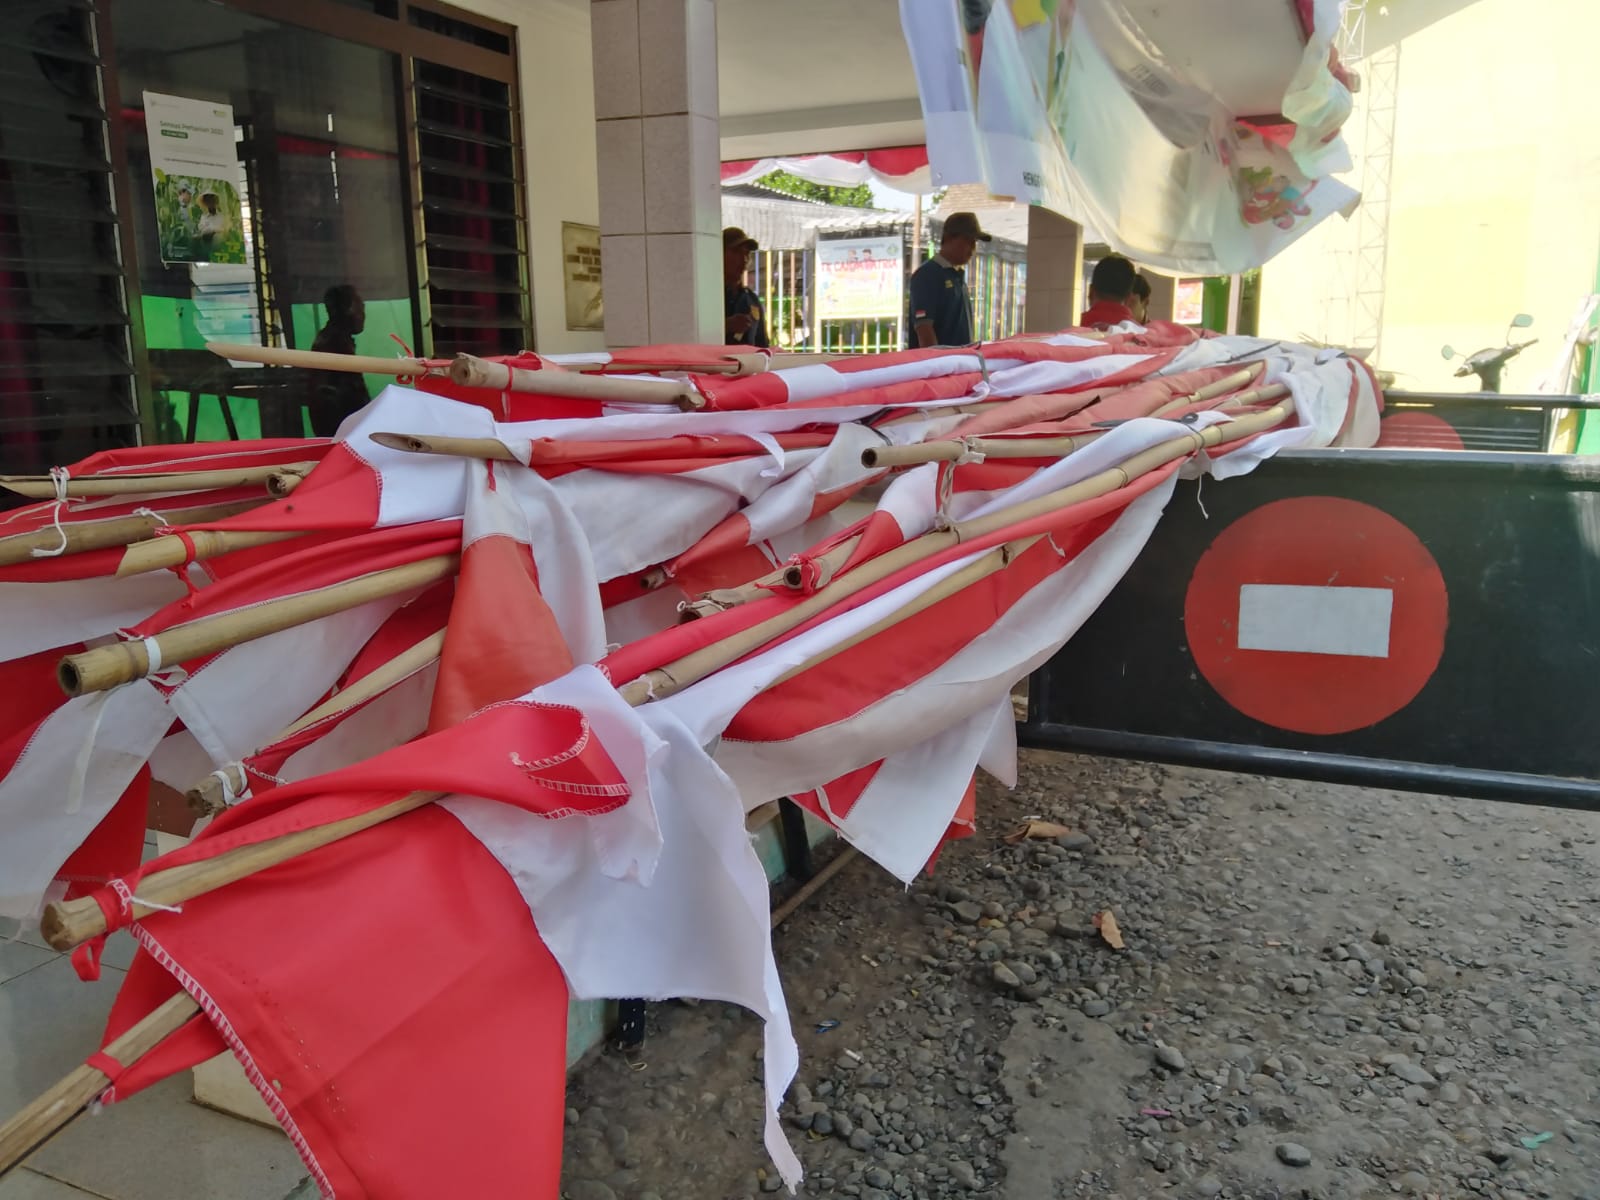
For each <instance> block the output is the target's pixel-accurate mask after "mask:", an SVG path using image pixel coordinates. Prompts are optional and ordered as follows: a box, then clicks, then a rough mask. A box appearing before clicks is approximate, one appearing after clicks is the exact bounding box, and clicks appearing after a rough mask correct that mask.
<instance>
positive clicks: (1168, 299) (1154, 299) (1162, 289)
mask: <svg viewBox="0 0 1600 1200" xmlns="http://www.w3.org/2000/svg"><path fill="white" fill-rule="evenodd" d="M1139 273H1140V274H1141V275H1143V276H1144V277H1145V278H1146V279H1148V280H1149V281H1150V311H1149V313H1148V314H1147V316H1148V317H1149V319H1150V320H1152V321H1170V320H1172V318H1173V317H1174V316H1176V315H1177V312H1178V280H1177V279H1176V277H1174V276H1172V275H1162V274H1161V273H1160V272H1158V271H1152V270H1150V268H1149V267H1144V268H1141V269H1140V272H1139Z"/></svg>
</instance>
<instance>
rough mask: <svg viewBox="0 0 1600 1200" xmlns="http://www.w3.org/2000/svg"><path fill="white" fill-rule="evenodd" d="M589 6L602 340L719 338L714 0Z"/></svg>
mask: <svg viewBox="0 0 1600 1200" xmlns="http://www.w3.org/2000/svg"><path fill="white" fill-rule="evenodd" d="M589 11H590V27H591V30H592V34H593V46H594V108H595V150H596V160H597V161H596V165H597V168H598V175H599V186H600V248H601V255H600V271H601V286H602V289H603V294H604V298H605V310H606V343H607V344H608V345H610V346H617V347H621V346H642V345H649V344H652V343H661V342H708V343H720V342H721V341H722V238H721V231H722V194H721V184H720V176H719V172H718V166H719V163H720V161H721V155H720V147H719V140H718V131H717V10H716V4H715V0H593V2H592V4H591V5H590V9H589ZM552 169H554V170H559V169H560V166H559V164H552Z"/></svg>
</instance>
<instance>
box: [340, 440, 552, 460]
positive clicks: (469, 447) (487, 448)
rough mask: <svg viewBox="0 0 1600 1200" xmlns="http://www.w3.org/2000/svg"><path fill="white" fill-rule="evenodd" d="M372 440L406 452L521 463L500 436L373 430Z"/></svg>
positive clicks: (391, 448) (388, 447)
mask: <svg viewBox="0 0 1600 1200" xmlns="http://www.w3.org/2000/svg"><path fill="white" fill-rule="evenodd" d="M371 436H372V440H373V441H374V442H376V443H377V444H378V445H380V446H383V447H385V448H387V449H389V450H403V451H406V452H407V453H409V454H446V455H451V456H453V457H455V458H486V459H490V460H491V461H493V462H521V461H522V460H521V459H519V458H518V457H517V456H516V455H515V454H513V453H512V452H511V447H510V446H507V445H506V444H505V443H504V442H502V441H501V440H500V439H499V438H469V437H443V436H435V435H432V434H428V435H423V434H418V433H374V434H372V435H371Z"/></svg>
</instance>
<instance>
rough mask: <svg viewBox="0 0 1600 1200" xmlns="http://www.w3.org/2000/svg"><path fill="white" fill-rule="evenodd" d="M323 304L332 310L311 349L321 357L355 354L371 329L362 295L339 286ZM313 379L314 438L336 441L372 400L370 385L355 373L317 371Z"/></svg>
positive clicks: (310, 400) (310, 405) (309, 402)
mask: <svg viewBox="0 0 1600 1200" xmlns="http://www.w3.org/2000/svg"><path fill="white" fill-rule="evenodd" d="M322 303H323V306H324V307H326V308H327V310H328V323H327V324H326V325H324V326H323V327H322V329H321V330H320V331H319V332H318V333H317V336H316V340H315V341H313V342H312V343H311V348H312V349H313V350H315V351H317V352H318V353H319V354H354V353H355V352H356V334H358V333H361V332H362V331H363V330H365V329H366V327H367V306H366V302H365V301H363V300H362V299H361V293H360V292H358V291H356V289H355V288H354V287H352V286H351V285H350V284H348V283H340V284H335V285H334V286H333V287H331V288H329V289H328V290H327V291H326V292H325V293H324V294H323V297H322ZM309 379H310V384H311V394H310V395H309V396H308V397H307V398H306V408H307V409H308V410H309V416H310V417H311V436H312V437H332V436H333V435H334V434H335V433H337V432H338V431H339V425H340V424H341V423H342V422H343V421H344V419H345V418H346V417H348V416H349V415H350V414H351V413H353V412H359V411H360V410H361V409H363V408H365V407H366V406H367V402H368V401H369V400H371V399H372V397H371V396H369V395H368V394H367V384H366V381H365V380H364V379H363V378H362V377H361V375H359V374H358V373H356V372H354V371H313V372H311V374H310V376H309Z"/></svg>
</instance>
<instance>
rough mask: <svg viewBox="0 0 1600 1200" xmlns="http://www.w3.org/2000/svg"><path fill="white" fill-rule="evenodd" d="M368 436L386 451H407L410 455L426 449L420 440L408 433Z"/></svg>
mask: <svg viewBox="0 0 1600 1200" xmlns="http://www.w3.org/2000/svg"><path fill="white" fill-rule="evenodd" d="M369 436H370V437H371V439H372V440H373V441H374V442H376V443H377V444H378V445H380V446H382V447H383V448H384V449H386V450H407V451H410V452H411V453H412V454H420V453H422V452H423V451H424V450H426V449H427V447H426V446H425V445H424V444H423V441H422V439H421V438H418V437H413V436H412V435H410V434H408V433H374V434H370V435H369Z"/></svg>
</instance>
